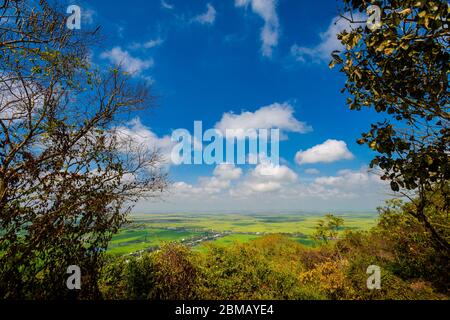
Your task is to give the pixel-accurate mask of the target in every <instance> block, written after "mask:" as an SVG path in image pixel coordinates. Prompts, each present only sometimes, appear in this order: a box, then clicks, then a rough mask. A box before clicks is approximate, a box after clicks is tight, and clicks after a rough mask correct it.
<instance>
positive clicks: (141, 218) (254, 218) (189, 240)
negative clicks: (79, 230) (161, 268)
mask: <svg viewBox="0 0 450 320" xmlns="http://www.w3.org/2000/svg"><path fill="white" fill-rule="evenodd" d="M339 216H341V217H342V218H344V220H345V225H344V228H343V230H345V229H347V230H368V229H370V228H371V227H372V226H374V225H375V223H376V219H377V215H376V214H374V213H348V214H340V215H339ZM321 218H322V215H321V214H207V213H197V214H187V213H179V214H175V213H174V214H134V215H132V216H131V219H130V220H131V221H130V223H129V224H127V225H126V226H124V227H123V228H122V230H120V232H119V233H118V234H116V235H115V236H114V237H113V239H112V240H111V242H110V245H109V247H108V252H109V253H110V254H113V255H125V254H133V253H138V252H141V251H151V250H154V249H156V248H158V247H159V246H160V245H161V244H163V243H168V242H174V241H176V242H181V243H184V244H186V245H188V246H190V247H193V248H194V250H198V251H204V250H207V245H206V244H208V243H214V244H217V245H223V246H226V245H230V244H233V243H243V242H248V241H251V240H254V239H256V238H258V237H260V236H262V235H267V234H274V233H282V234H285V235H287V236H288V237H289V238H291V239H293V240H295V241H297V242H299V243H302V244H304V245H306V246H313V245H314V241H313V240H312V239H311V235H312V233H313V232H314V228H315V226H316V224H317V222H318V221H319V220H320V219H321Z"/></svg>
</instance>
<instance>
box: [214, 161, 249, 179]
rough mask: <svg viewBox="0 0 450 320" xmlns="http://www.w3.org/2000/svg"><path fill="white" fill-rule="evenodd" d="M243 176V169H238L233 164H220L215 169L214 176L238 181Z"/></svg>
mask: <svg viewBox="0 0 450 320" xmlns="http://www.w3.org/2000/svg"><path fill="white" fill-rule="evenodd" d="M241 175H242V169H241V168H236V167H235V166H234V165H233V164H228V163H224V164H219V165H218V166H216V168H215V169H214V176H216V177H218V178H219V179H222V180H236V179H239V178H240V177H241Z"/></svg>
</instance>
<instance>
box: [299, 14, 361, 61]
mask: <svg viewBox="0 0 450 320" xmlns="http://www.w3.org/2000/svg"><path fill="white" fill-rule="evenodd" d="M353 19H354V20H355V21H363V20H364V19H365V15H364V14H362V13H354V14H353ZM359 26H361V24H360V23H358V24H351V23H350V22H349V21H348V20H346V19H344V18H342V17H335V18H333V20H332V21H331V23H330V25H329V26H328V29H327V30H326V31H325V32H323V33H321V34H320V35H319V36H320V40H321V41H320V43H319V44H318V45H316V46H313V47H304V46H299V45H297V44H294V45H293V46H292V47H291V55H292V56H293V57H294V58H295V59H296V60H297V61H299V62H307V61H312V62H316V63H320V62H329V61H330V60H331V53H332V52H333V51H334V50H342V49H343V46H342V44H341V42H340V41H339V40H338V38H337V35H338V34H339V33H341V32H342V31H344V30H350V29H352V28H357V27H359Z"/></svg>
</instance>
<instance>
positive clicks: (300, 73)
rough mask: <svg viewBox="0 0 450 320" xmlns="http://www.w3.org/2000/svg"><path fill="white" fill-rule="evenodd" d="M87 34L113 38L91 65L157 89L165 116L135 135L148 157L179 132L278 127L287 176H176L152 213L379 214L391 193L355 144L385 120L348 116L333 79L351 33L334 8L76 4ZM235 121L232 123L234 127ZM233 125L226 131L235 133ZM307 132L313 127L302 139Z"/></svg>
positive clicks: (137, 0) (220, 2)
mask: <svg viewBox="0 0 450 320" xmlns="http://www.w3.org/2000/svg"><path fill="white" fill-rule="evenodd" d="M79 5H80V7H81V8H82V12H83V24H84V26H86V25H87V26H89V27H91V26H95V25H101V26H102V32H103V35H104V36H105V40H104V41H103V43H102V45H101V47H99V48H96V49H95V51H94V52H93V57H92V60H93V62H94V63H95V64H97V65H99V66H108V65H111V64H115V63H121V64H122V67H123V68H124V69H128V70H129V71H132V72H133V74H134V77H136V79H141V80H146V81H152V82H153V94H154V95H156V96H158V99H157V106H156V107H155V108H153V109H151V110H149V111H145V112H142V113H138V114H136V118H135V119H133V121H131V122H130V123H128V124H127V125H126V128H125V129H126V130H128V132H129V133H130V134H136V135H137V136H138V137H139V138H140V140H141V141H143V142H144V143H147V144H148V145H149V146H152V145H155V146H157V147H160V148H161V149H162V150H163V151H164V150H166V151H167V150H169V149H170V146H171V142H170V135H171V132H172V131H173V130H174V129H178V128H186V129H188V130H189V131H193V123H194V121H197V120H198V121H203V127H204V128H214V127H217V126H218V125H220V124H224V123H225V122H226V121H225V120H226V118H227V117H226V115H228V116H230V115H232V116H231V118H232V121H234V123H235V124H236V123H238V124H239V123H244V122H247V121H250V122H252V123H257V124H258V123H264V124H266V125H267V123H269V125H270V123H271V121H273V125H272V126H273V127H277V128H280V129H281V131H282V132H283V134H284V135H286V138H285V139H283V141H281V144H280V155H281V158H282V166H281V167H280V168H277V170H276V171H275V172H274V175H273V177H271V178H268V177H262V176H260V175H258V173H259V169H261V168H259V167H258V166H242V167H239V166H232V165H223V166H207V165H197V166H195V165H178V166H175V165H170V166H168V168H167V169H168V170H169V174H170V180H171V182H172V184H171V190H170V192H169V194H168V195H167V196H166V197H164V199H162V201H152V202H142V203H139V205H138V206H137V208H136V210H137V211H139V212H150V211H197V210H198V211H224V210H230V211H239V210H250V211H296V210H299V211H300V210H301V211H306V210H314V211H328V210H331V211H342V210H352V211H355V210H364V211H367V210H374V209H375V208H376V206H378V205H381V204H382V201H383V199H384V198H386V193H387V188H385V186H384V185H383V184H382V183H380V182H379V179H378V177H377V176H375V175H374V174H372V173H368V172H367V165H368V163H369V162H370V159H371V158H372V157H373V153H372V152H371V151H370V150H369V149H368V148H367V147H365V146H359V145H358V144H357V143H356V140H357V139H358V137H359V136H360V134H361V133H362V132H364V131H365V130H366V129H367V128H368V127H369V125H370V123H371V122H373V121H375V120H376V115H375V114H374V113H372V112H370V111H367V110H366V111H361V112H354V111H349V110H348V108H347V107H346V103H345V101H346V96H345V95H344V94H342V93H341V92H340V89H341V88H342V87H343V86H344V83H345V78H344V77H343V75H342V74H340V73H339V72H338V70H330V69H329V68H328V62H329V58H328V57H329V53H330V52H331V51H332V50H334V49H339V44H338V42H337V40H336V38H335V35H336V33H337V32H338V31H339V30H343V29H344V28H348V25H346V23H345V22H344V21H342V20H338V19H337V18H336V17H337V16H338V8H337V2H336V1H335V0H324V1H320V4H319V2H314V1H306V0H278V1H277V0H165V1H161V0H129V1H127V2H126V4H124V3H123V2H122V3H121V4H120V5H119V4H115V3H114V2H110V1H89V2H84V3H83V2H81V3H79ZM228 118H230V117H228ZM227 123H228V122H227ZM298 125H304V126H308V127H311V128H312V130H301V129H299V127H298Z"/></svg>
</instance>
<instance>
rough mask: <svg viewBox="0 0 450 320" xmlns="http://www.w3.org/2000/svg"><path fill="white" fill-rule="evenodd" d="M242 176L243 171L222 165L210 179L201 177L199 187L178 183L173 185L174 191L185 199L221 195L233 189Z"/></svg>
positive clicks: (229, 165)
mask: <svg viewBox="0 0 450 320" xmlns="http://www.w3.org/2000/svg"><path fill="white" fill-rule="evenodd" d="M241 175H242V169H241V168H236V167H235V166H234V165H233V164H227V163H224V164H220V165H217V166H216V168H215V169H214V172H213V175H212V176H210V177H199V178H198V185H197V186H193V185H190V184H187V183H185V182H176V183H175V184H173V185H172V189H173V191H174V192H175V193H176V194H178V195H180V196H183V197H189V196H191V195H205V194H206V195H213V194H220V193H223V192H224V191H226V190H229V189H230V187H232V182H233V181H235V180H238V179H239V178H240V177H241Z"/></svg>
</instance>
